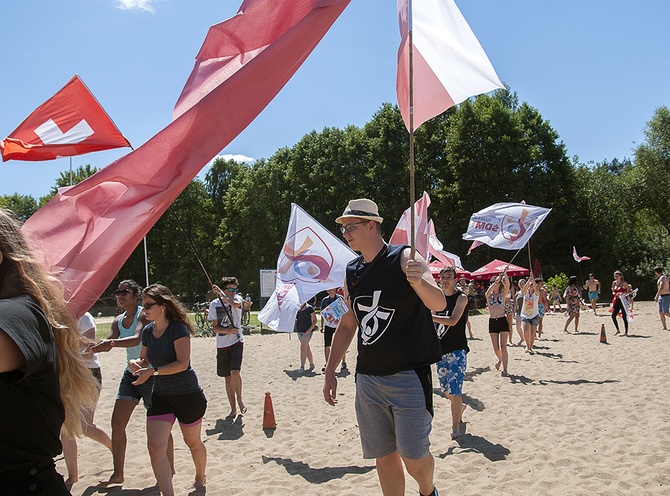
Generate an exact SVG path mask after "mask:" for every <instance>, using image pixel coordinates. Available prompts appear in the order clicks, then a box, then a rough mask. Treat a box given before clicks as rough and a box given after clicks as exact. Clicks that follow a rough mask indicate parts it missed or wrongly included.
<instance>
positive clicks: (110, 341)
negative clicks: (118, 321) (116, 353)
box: [109, 339, 114, 348]
mask: <svg viewBox="0 0 670 496" xmlns="http://www.w3.org/2000/svg"><path fill="white" fill-rule="evenodd" d="M109 347H110V348H114V340H113V339H110V340H109Z"/></svg>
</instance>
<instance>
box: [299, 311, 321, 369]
mask: <svg viewBox="0 0 670 496" xmlns="http://www.w3.org/2000/svg"><path fill="white" fill-rule="evenodd" d="M315 327H316V312H315V311H314V307H313V306H312V305H310V304H309V303H303V304H302V306H301V307H300V309H299V310H298V313H297V315H296V316H295V329H296V332H297V333H298V340H299V341H300V371H299V372H300V373H301V374H302V373H304V372H305V363H306V362H307V361H308V360H309V372H312V371H313V370H314V356H313V355H312V348H310V346H309V342H310V341H311V340H312V334H313V332H314V329H315Z"/></svg>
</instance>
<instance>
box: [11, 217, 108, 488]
mask: <svg viewBox="0 0 670 496" xmlns="http://www.w3.org/2000/svg"><path fill="white" fill-rule="evenodd" d="M80 345H81V337H80V335H79V332H78V331H77V323H76V320H75V319H74V318H73V317H72V315H71V314H70V311H69V310H68V308H67V307H66V303H65V299H64V298H63V291H62V288H61V286H59V284H58V283H57V279H56V278H55V277H54V276H52V275H51V274H49V273H47V272H46V271H45V270H44V268H43V267H42V265H41V264H40V263H39V262H38V260H37V259H36V257H35V256H34V255H33V253H32V252H31V250H30V249H29V248H28V244H27V243H26V241H25V239H24V237H23V234H22V233H21V226H20V224H19V222H18V221H17V220H16V219H15V218H14V216H13V215H12V214H10V213H9V212H8V211H6V210H4V209H2V208H0V398H2V401H0V426H1V427H0V494H2V495H3V496H25V495H28V494H42V495H49V496H68V495H70V491H69V490H68V488H67V487H66V485H65V481H64V480H63V477H62V476H61V475H60V474H59V473H58V472H57V471H56V466H55V463H54V457H56V456H57V455H59V454H60V453H61V441H60V434H61V431H62V432H64V433H65V434H66V435H68V436H71V437H74V436H77V435H79V434H81V431H82V425H81V417H80V413H81V411H82V410H85V409H87V408H93V406H94V405H95V398H96V388H97V383H96V381H95V379H94V378H93V376H92V375H91V373H90V372H89V371H88V370H87V369H86V365H85V363H84V360H83V358H82V356H81V348H80Z"/></svg>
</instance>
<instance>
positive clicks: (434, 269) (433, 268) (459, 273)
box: [428, 260, 472, 281]
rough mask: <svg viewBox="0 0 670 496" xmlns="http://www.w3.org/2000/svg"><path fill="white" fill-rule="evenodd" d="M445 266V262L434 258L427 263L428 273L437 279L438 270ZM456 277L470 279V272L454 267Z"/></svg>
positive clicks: (438, 276) (438, 275)
mask: <svg viewBox="0 0 670 496" xmlns="http://www.w3.org/2000/svg"><path fill="white" fill-rule="evenodd" d="M445 267H446V265H445V264H443V263H442V262H440V261H439V260H435V261H434V262H430V263H429V264H428V268H429V269H430V273H431V274H433V277H434V278H435V280H436V281H437V280H438V279H439V278H440V271H441V270H442V269H444V268H445ZM456 277H458V278H459V279H461V278H463V277H465V278H466V279H472V277H471V276H470V272H468V271H467V270H465V269H459V268H458V267H456Z"/></svg>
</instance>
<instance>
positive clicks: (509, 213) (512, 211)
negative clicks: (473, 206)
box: [463, 203, 551, 250]
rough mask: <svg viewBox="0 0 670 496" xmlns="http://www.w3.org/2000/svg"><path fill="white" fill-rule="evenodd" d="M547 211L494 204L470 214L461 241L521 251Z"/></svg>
mask: <svg viewBox="0 0 670 496" xmlns="http://www.w3.org/2000/svg"><path fill="white" fill-rule="evenodd" d="M549 212H551V209H550V208H544V207H535V206H533V205H527V204H525V203H496V204H495V205H491V206H490V207H487V208H485V209H483V210H480V211H479V212H476V213H474V214H472V217H470V223H469V224H468V230H467V232H466V233H465V234H463V239H465V240H470V241H480V242H482V243H484V244H487V245H489V246H492V247H493V248H502V249H503V250H518V249H520V248H523V247H524V246H525V244H526V243H527V242H528V240H529V239H530V237H531V236H532V235H533V233H534V232H535V231H536V230H537V228H538V227H540V224H542V221H543V220H544V219H545V218H546V217H547V215H549Z"/></svg>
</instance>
